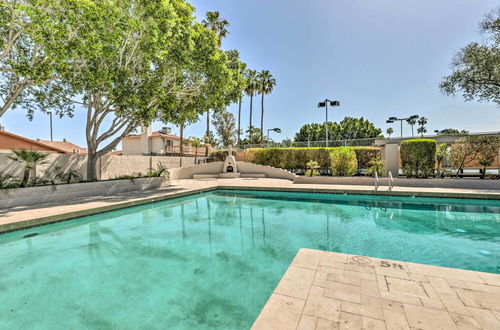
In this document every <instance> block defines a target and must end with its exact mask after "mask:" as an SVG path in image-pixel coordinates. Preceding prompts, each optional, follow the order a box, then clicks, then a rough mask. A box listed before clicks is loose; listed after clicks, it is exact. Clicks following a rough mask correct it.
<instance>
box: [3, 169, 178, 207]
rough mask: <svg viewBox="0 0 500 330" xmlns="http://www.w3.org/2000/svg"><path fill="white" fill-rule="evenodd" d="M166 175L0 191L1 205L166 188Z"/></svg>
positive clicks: (17, 204) (37, 202)
mask: <svg viewBox="0 0 500 330" xmlns="http://www.w3.org/2000/svg"><path fill="white" fill-rule="evenodd" d="M168 185H169V181H168V179H167V178H165V177H154V178H137V179H133V180H129V179H126V180H109V181H97V182H82V183H72V184H61V185H55V186H39V187H29V188H14V189H3V190H0V208H3V207H14V206H25V205H35V204H40V203H51V202H62V201H68V202H74V201H76V200H77V199H78V198H81V197H91V196H112V195H115V194H118V193H122V192H129V191H142V190H148V189H156V188H161V187H166V186H168Z"/></svg>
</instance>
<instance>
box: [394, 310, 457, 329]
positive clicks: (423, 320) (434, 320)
mask: <svg viewBox="0 0 500 330" xmlns="http://www.w3.org/2000/svg"><path fill="white" fill-rule="evenodd" d="M403 306H404V309H405V314H406V317H407V319H408V323H409V324H410V326H412V327H415V328H418V329H424V330H427V329H428V330H438V329H447V330H448V329H450V330H451V329H456V328H457V327H456V325H455V323H454V322H453V319H452V318H451V316H450V314H449V313H447V312H444V311H438V310H436V309H432V308H427V307H422V306H414V305H409V304H404V305H403Z"/></svg>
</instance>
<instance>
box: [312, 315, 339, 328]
mask: <svg viewBox="0 0 500 330" xmlns="http://www.w3.org/2000/svg"><path fill="white" fill-rule="evenodd" d="M338 328H339V322H333V321H330V320H326V319H322V318H318V323H317V324H316V330H337V329H338Z"/></svg>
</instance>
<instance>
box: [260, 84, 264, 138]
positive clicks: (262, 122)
mask: <svg viewBox="0 0 500 330" xmlns="http://www.w3.org/2000/svg"><path fill="white" fill-rule="evenodd" d="M261 106H262V111H261V113H260V143H264V93H262V100H261Z"/></svg>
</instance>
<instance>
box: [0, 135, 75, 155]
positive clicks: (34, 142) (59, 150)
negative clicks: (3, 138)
mask: <svg viewBox="0 0 500 330" xmlns="http://www.w3.org/2000/svg"><path fill="white" fill-rule="evenodd" d="M0 134H3V135H7V136H10V137H13V138H16V139H19V140H22V141H25V142H29V143H33V144H34V145H37V146H40V147H44V148H46V149H50V150H53V151H57V152H59V153H62V154H66V153H67V151H66V150H63V149H59V148H56V147H52V146H49V145H46V144H44V143H41V142H38V141H36V140H32V139H28V138H25V137H23V136H20V135H17V134H13V133H10V132H7V131H0Z"/></svg>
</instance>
